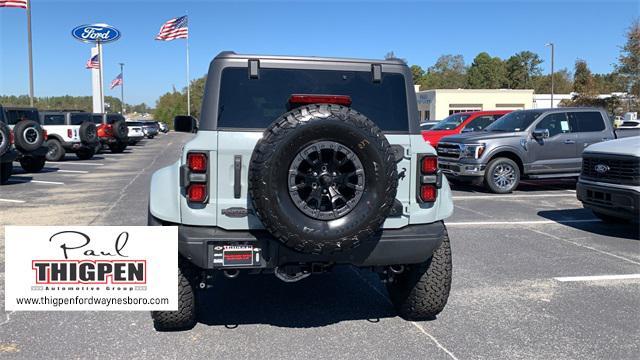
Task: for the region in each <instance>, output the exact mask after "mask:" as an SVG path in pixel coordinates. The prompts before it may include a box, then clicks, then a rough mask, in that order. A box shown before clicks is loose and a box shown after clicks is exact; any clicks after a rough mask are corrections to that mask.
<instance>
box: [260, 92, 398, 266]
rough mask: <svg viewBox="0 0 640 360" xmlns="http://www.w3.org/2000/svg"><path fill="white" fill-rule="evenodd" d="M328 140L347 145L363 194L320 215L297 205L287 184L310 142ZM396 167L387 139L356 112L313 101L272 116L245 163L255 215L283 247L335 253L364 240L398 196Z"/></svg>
mask: <svg viewBox="0 0 640 360" xmlns="http://www.w3.org/2000/svg"><path fill="white" fill-rule="evenodd" d="M320 141H332V142H335V143H338V144H339V145H341V146H344V147H346V148H348V149H349V150H350V151H352V152H353V154H355V155H356V156H357V157H358V159H359V160H360V162H361V164H362V167H363V172H364V174H365V175H364V179H365V180H364V181H365V182H364V191H363V193H362V197H361V198H360V199H359V201H358V202H357V203H356V204H355V205H354V207H353V208H352V209H351V210H350V211H349V212H348V213H346V214H345V215H343V216H341V217H339V218H337V219H332V220H320V219H317V218H313V217H311V216H308V215H307V214H305V213H304V212H302V211H301V210H300V208H299V207H298V206H299V205H297V204H296V203H294V200H293V199H292V197H291V195H290V194H289V186H288V182H287V179H288V171H289V166H290V164H292V161H293V159H294V158H295V157H296V156H297V155H298V153H299V152H300V151H301V150H303V149H305V148H306V147H307V146H309V145H311V144H315V143H318V142H320ZM397 186H398V174H397V167H396V164H395V161H394V153H393V151H392V148H391V146H390V145H389V142H388V141H387V138H386V137H385V136H384V134H383V133H382V131H381V130H380V129H379V128H378V127H377V126H376V125H375V123H374V122H372V121H371V120H369V119H368V118H367V117H366V116H364V115H362V114H360V113H359V112H357V111H355V110H353V109H351V108H348V107H344V106H339V105H327V104H314V105H308V106H302V107H299V108H297V109H294V110H292V111H289V112H287V113H285V114H284V115H282V116H281V117H280V118H278V119H277V120H275V121H274V122H273V123H272V124H271V125H270V126H269V127H268V128H267V129H266V130H265V131H264V133H263V136H262V138H261V139H260V140H259V141H258V143H257V145H256V147H255V149H254V151H253V155H252V157H251V163H250V165H249V195H250V198H251V200H252V203H253V208H254V210H255V214H256V216H257V217H258V218H259V219H260V220H261V221H262V223H263V224H264V226H265V228H266V229H267V230H268V231H269V232H270V233H271V234H272V235H273V236H274V237H275V238H277V239H278V240H280V241H281V242H282V243H283V244H284V245H285V246H287V247H289V248H291V249H293V250H296V251H298V252H302V253H313V254H333V253H337V252H342V251H348V250H350V249H353V248H355V247H357V246H359V245H360V244H361V243H362V242H364V241H367V240H369V239H370V238H371V236H372V235H373V234H374V233H375V232H376V231H378V230H379V228H380V226H381V225H382V223H383V222H384V221H385V219H386V218H387V215H388V214H389V211H390V210H391V207H392V205H393V201H394V199H395V197H396V190H397Z"/></svg>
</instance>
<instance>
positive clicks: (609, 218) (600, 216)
mask: <svg viewBox="0 0 640 360" xmlns="http://www.w3.org/2000/svg"><path fill="white" fill-rule="evenodd" d="M591 211H592V212H593V215H595V216H596V217H597V218H598V219H600V220H602V222H603V223H607V224H616V223H621V222H624V220H623V219H620V218H617V217H615V216H611V215H607V214H604V213H601V212H599V211H594V210H591Z"/></svg>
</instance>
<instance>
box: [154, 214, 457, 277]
mask: <svg viewBox="0 0 640 360" xmlns="http://www.w3.org/2000/svg"><path fill="white" fill-rule="evenodd" d="M148 225H150V226H178V251H179V252H180V255H182V256H183V257H184V258H186V259H187V260H189V261H191V262H192V263H193V264H195V265H196V266H198V267H200V268H203V269H215V268H219V266H218V265H217V264H214V256H213V255H214V252H215V248H216V247H218V248H219V247H220V246H225V245H252V246H253V247H257V248H260V249H261V252H262V260H261V261H260V264H259V265H256V266H254V268H275V267H276V266H282V265H286V264H309V263H336V264H352V265H355V266H384V265H395V264H416V263H420V262H424V261H426V260H427V259H429V258H430V257H431V254H432V253H433V251H434V250H435V249H436V248H437V247H438V246H440V243H441V242H442V239H443V237H444V234H445V225H444V223H443V222H442V221H438V222H434V223H431V224H421V225H409V226H405V227H404V228H401V229H381V230H380V231H378V232H377V233H376V234H374V235H373V236H372V237H371V238H370V239H369V241H366V242H363V243H362V244H361V245H360V246H359V247H357V248H355V249H352V250H349V251H345V252H343V253H334V254H330V255H325V254H304V253H300V252H297V251H295V250H292V249H289V248H288V247H286V246H284V245H283V244H282V243H281V242H279V241H278V240H277V239H275V238H274V237H273V236H271V234H269V233H268V232H267V231H265V230H256V231H227V230H224V229H221V228H219V227H213V226H212V227H207V226H188V225H180V224H172V223H167V222H163V221H160V220H158V219H156V218H155V217H153V216H152V215H151V214H149V223H148ZM225 268H229V267H227V266H225ZM245 268H246V267H245Z"/></svg>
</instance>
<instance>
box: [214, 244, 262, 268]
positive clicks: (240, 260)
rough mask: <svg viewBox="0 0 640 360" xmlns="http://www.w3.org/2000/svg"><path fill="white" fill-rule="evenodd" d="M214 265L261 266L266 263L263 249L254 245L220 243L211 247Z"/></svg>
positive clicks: (231, 266) (218, 266) (227, 266)
mask: <svg viewBox="0 0 640 360" xmlns="http://www.w3.org/2000/svg"><path fill="white" fill-rule="evenodd" d="M210 259H211V260H212V265H213V267H216V268H220V267H224V268H235V267H261V266H262V265H263V263H264V261H263V259H262V250H261V249H260V248H258V247H255V246H253V245H245V244H242V245H228V244H227V245H219V244H216V245H214V246H211V247H210Z"/></svg>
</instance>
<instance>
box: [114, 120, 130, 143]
mask: <svg viewBox="0 0 640 360" xmlns="http://www.w3.org/2000/svg"><path fill="white" fill-rule="evenodd" d="M112 130H113V136H114V137H115V138H116V139H118V140H120V141H128V140H129V128H127V124H126V122H125V121H124V120H118V121H116V122H114V123H113V126H112Z"/></svg>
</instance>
